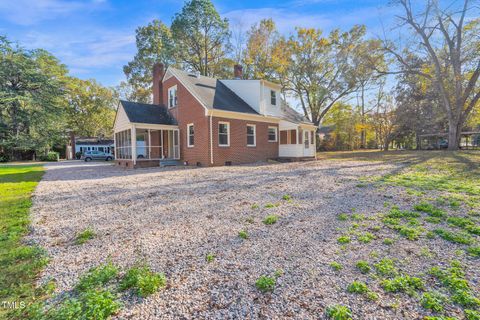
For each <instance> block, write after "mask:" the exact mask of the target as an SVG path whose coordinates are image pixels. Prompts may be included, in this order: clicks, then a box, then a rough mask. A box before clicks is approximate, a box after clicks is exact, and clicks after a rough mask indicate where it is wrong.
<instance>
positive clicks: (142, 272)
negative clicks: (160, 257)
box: [120, 266, 167, 297]
mask: <svg viewBox="0 0 480 320" xmlns="http://www.w3.org/2000/svg"><path fill="white" fill-rule="evenodd" d="M166 284H167V279H166V277H165V275H164V274H163V273H156V272H153V271H151V270H150V268H149V267H148V266H134V267H132V268H130V269H129V270H127V272H126V274H125V276H124V277H123V279H122V281H121V282H120V290H128V289H133V290H134V291H135V292H136V293H137V294H138V295H139V296H140V297H147V296H149V295H151V294H153V293H155V292H157V291H158V290H159V289H160V288H163V287H165V286H166Z"/></svg>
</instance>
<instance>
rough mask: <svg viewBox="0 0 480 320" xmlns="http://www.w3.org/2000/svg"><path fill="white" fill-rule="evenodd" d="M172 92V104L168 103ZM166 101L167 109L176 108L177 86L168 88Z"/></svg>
mask: <svg viewBox="0 0 480 320" xmlns="http://www.w3.org/2000/svg"><path fill="white" fill-rule="evenodd" d="M172 91H173V92H174V96H173V102H172V103H170V102H171V101H170V92H172ZM167 101H168V108H173V107H176V106H177V105H178V96H177V85H174V86H171V87H170V88H168V96H167Z"/></svg>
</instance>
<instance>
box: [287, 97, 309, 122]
mask: <svg viewBox="0 0 480 320" xmlns="http://www.w3.org/2000/svg"><path fill="white" fill-rule="evenodd" d="M281 108H282V118H283V119H285V120H287V121H290V122H294V123H299V122H304V123H310V124H311V121H310V120H308V119H307V118H306V117H305V116H303V115H301V114H300V113H298V112H297V111H295V110H294V109H292V108H291V107H290V106H289V105H288V104H287V102H286V101H284V100H283V99H282V100H281Z"/></svg>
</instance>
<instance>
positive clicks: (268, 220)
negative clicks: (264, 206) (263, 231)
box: [263, 214, 278, 225]
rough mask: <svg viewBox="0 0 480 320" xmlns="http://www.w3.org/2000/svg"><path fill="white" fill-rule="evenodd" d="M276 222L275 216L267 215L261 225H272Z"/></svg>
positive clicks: (276, 217)
mask: <svg viewBox="0 0 480 320" xmlns="http://www.w3.org/2000/svg"><path fill="white" fill-rule="evenodd" d="M277 221H278V216H277V215H275V214H269V215H268V216H266V217H265V219H263V223H264V224H266V225H271V224H274V223H276V222H277Z"/></svg>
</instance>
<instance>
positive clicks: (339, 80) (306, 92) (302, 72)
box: [276, 26, 365, 125]
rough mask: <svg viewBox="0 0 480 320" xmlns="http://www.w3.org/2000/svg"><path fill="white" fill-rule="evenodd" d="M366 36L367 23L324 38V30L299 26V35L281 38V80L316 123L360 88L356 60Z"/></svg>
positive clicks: (338, 31) (335, 31) (278, 50)
mask: <svg viewBox="0 0 480 320" xmlns="http://www.w3.org/2000/svg"><path fill="white" fill-rule="evenodd" d="M364 35H365V27H364V26H355V27H353V28H352V29H351V30H350V31H348V32H340V30H334V31H332V32H331V33H330V35H329V36H328V37H322V32H321V31H320V30H316V29H303V28H298V29H297V33H296V35H293V36H291V37H290V38H289V39H288V40H285V39H281V40H280V41H278V43H277V47H279V48H280V49H277V50H276V52H277V53H279V57H278V58H277V59H278V60H279V61H280V62H282V63H280V64H279V65H278V66H277V70H278V72H279V78H280V81H281V82H282V84H283V86H284V88H285V90H287V91H289V92H292V93H293V94H294V96H296V97H297V98H298V99H299V100H300V103H301V106H302V109H303V112H304V114H305V116H306V117H308V118H309V119H310V120H311V121H312V122H313V123H314V124H315V125H319V124H320V122H321V120H322V119H323V117H324V116H325V114H326V113H327V112H328V111H329V110H330V108H332V106H333V105H334V104H335V103H336V102H337V101H340V100H341V99H342V98H345V97H347V96H348V95H350V94H351V93H353V92H354V91H355V90H356V89H357V88H358V79H357V73H356V69H355V65H354V64H353V61H352V59H353V58H354V57H355V55H356V54H358V50H357V49H358V47H359V46H360V45H361V44H362V42H363V37H364ZM281 52H283V57H282V56H281V55H282V53H281ZM285 55H286V57H285ZM282 64H283V65H282Z"/></svg>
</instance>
